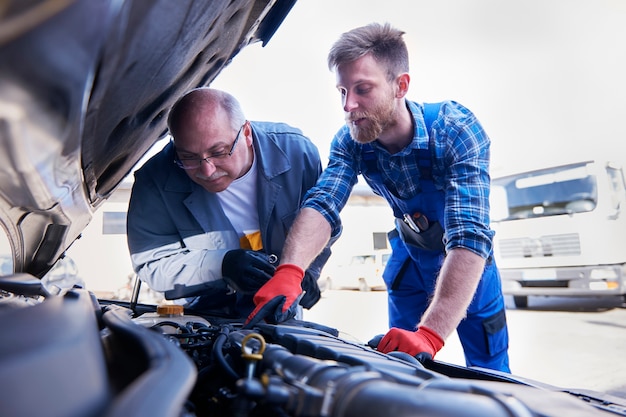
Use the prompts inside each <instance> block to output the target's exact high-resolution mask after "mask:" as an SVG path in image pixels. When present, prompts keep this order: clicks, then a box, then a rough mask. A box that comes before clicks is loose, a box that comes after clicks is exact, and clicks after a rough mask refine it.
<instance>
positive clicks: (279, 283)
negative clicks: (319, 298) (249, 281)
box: [245, 264, 304, 327]
mask: <svg viewBox="0 0 626 417" xmlns="http://www.w3.org/2000/svg"><path fill="white" fill-rule="evenodd" d="M303 278H304V271H303V270H302V268H300V267H299V266H297V265H293V264H283V265H279V266H278V268H276V272H275V273H274V276H273V277H272V278H271V279H270V280H269V281H267V282H266V283H265V284H264V285H263V286H262V287H261V288H260V289H259V290H258V291H257V292H256V294H254V298H253V301H254V304H255V305H256V308H255V309H254V311H253V312H252V313H250V315H249V316H248V320H246V323H245V326H246V327H252V326H254V325H255V324H257V323H258V322H260V321H261V320H263V319H265V320H266V321H268V322H270V323H281V322H283V321H286V320H289V319H290V318H293V317H294V316H295V315H296V309H297V308H298V303H299V302H300V299H301V298H302V296H303V295H304V294H303V293H302V286H301V283H302V279H303Z"/></svg>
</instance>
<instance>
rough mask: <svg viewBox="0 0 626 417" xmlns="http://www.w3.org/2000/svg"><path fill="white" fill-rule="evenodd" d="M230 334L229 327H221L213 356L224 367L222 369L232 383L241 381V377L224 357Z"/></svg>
mask: <svg viewBox="0 0 626 417" xmlns="http://www.w3.org/2000/svg"><path fill="white" fill-rule="evenodd" d="M229 333H230V327H229V326H221V327H220V332H219V334H218V335H217V336H216V337H215V343H214V344H213V350H212V352H211V353H212V355H213V359H215V361H217V363H218V364H219V365H220V366H221V367H222V369H223V370H224V371H225V372H226V374H227V376H228V377H229V378H230V379H231V380H232V382H234V381H236V380H238V379H239V375H238V374H237V372H235V370H234V369H233V368H232V367H231V366H230V364H229V363H228V361H227V360H226V358H225V357H224V351H223V348H224V343H226V340H228V334H229Z"/></svg>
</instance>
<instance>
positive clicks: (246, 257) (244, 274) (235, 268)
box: [222, 249, 276, 294]
mask: <svg viewBox="0 0 626 417" xmlns="http://www.w3.org/2000/svg"><path fill="white" fill-rule="evenodd" d="M275 270H276V267H274V265H272V264H271V263H270V262H269V261H268V255H267V254H265V253H262V252H255V251H252V250H246V249H234V250H231V251H228V252H226V255H224V260H223V261H222V276H223V277H224V280H225V281H226V282H227V283H228V285H230V286H231V287H233V288H234V289H235V290H237V291H239V292H242V293H244V294H248V293H249V294H253V293H255V292H256V291H257V290H258V289H259V288H261V287H262V286H263V284H265V283H266V282H267V281H268V280H269V279H270V278H271V277H272V276H273V275H274V271H275Z"/></svg>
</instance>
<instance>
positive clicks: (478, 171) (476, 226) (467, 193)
mask: <svg viewBox="0 0 626 417" xmlns="http://www.w3.org/2000/svg"><path fill="white" fill-rule="evenodd" d="M455 104H456V103H455ZM445 117H446V119H447V120H446V121H445V122H446V123H445V126H446V131H445V135H446V136H447V137H446V140H445V141H443V142H440V143H439V145H441V146H442V149H441V151H442V152H443V153H444V154H445V157H444V161H445V162H444V165H445V168H444V169H445V179H444V183H445V195H446V197H445V198H446V210H445V230H446V239H447V241H446V250H448V251H449V250H451V249H454V248H458V247H461V248H465V249H468V250H470V251H472V252H474V253H476V254H478V255H480V256H481V257H483V258H485V259H487V258H488V257H489V256H490V255H491V252H492V240H493V235H494V232H493V231H492V230H491V229H490V227H489V189H490V177H489V158H490V139H489V137H488V136H487V134H486V132H485V131H484V129H483V127H482V126H481V124H480V123H479V121H478V120H477V119H476V117H475V116H474V115H473V114H472V113H471V112H470V111H469V110H467V109H466V108H464V107H463V106H461V105H458V104H456V106H450V108H449V110H448V111H447V112H446V115H445Z"/></svg>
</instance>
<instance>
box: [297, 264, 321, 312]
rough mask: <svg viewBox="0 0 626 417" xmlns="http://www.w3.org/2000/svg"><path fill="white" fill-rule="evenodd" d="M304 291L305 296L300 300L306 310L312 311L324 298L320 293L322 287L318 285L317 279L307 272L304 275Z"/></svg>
mask: <svg viewBox="0 0 626 417" xmlns="http://www.w3.org/2000/svg"><path fill="white" fill-rule="evenodd" d="M302 290H303V291H304V296H303V297H302V299H301V300H300V305H301V306H302V307H304V308H307V309H310V308H311V307H313V306H314V305H315V304H316V303H317V302H318V301H319V300H320V298H321V297H322V293H321V291H320V286H319V284H318V283H317V279H315V278H314V277H313V275H311V274H310V273H309V271H306V272H305V273H304V279H303V280H302Z"/></svg>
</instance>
